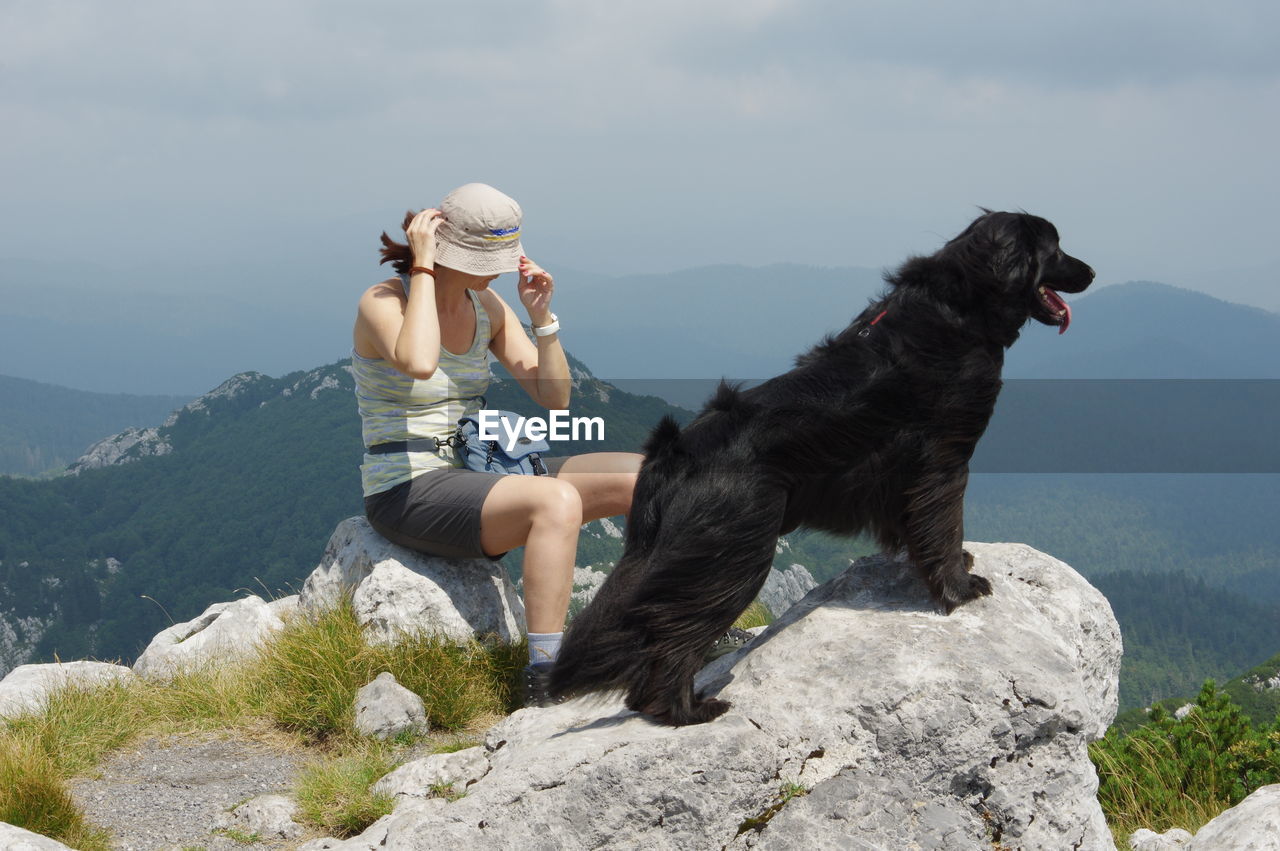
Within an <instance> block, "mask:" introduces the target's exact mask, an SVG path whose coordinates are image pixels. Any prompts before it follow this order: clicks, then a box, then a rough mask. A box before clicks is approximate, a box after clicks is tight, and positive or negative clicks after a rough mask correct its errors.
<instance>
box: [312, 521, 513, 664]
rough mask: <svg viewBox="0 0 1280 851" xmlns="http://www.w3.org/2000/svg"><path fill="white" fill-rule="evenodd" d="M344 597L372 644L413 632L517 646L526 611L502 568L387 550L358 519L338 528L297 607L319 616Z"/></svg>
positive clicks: (402, 549)
mask: <svg viewBox="0 0 1280 851" xmlns="http://www.w3.org/2000/svg"><path fill="white" fill-rule="evenodd" d="M344 594H345V595H350V597H351V602H352V605H353V606H354V607H355V612H356V617H357V618H358V619H359V621H360V623H361V624H362V625H363V626H364V628H365V631H366V633H367V634H368V636H369V638H370V639H371V640H373V641H383V642H390V641H394V640H396V638H397V637H399V636H402V635H404V634H410V633H414V632H426V633H433V634H436V635H441V636H443V637H445V638H449V639H451V640H454V641H465V640H467V639H469V638H474V637H475V636H477V635H483V634H486V633H494V634H496V635H497V636H498V637H499V638H501V639H502V640H504V641H514V640H516V639H518V638H519V637H520V635H521V634H522V633H523V632H524V604H523V603H522V602H521V601H520V597H519V595H518V594H516V589H515V586H513V585H512V584H511V580H510V579H509V578H508V577H507V572H506V570H505V569H503V567H502V564H501V563H500V562H496V561H493V560H491V559H444V558H434V557H431V556H426V555H423V554H422V553H418V552H414V551H413V550H410V549H406V548H405V547H401V546H397V545H396V544H393V543H391V542H390V541H388V540H387V539H386V538H384V537H382V536H381V535H379V534H378V533H377V532H375V531H374V530H373V528H372V527H371V526H370V525H369V521H367V520H366V519H365V518H363V517H350V518H347V519H346V520H343V521H342V522H341V523H339V524H338V527H337V528H336V529H335V530H334V532H333V536H332V537H331V538H330V539H329V544H328V546H327V547H325V551H324V556H323V557H322V558H321V560H320V566H319V567H317V568H316V569H315V570H314V571H313V572H312V573H311V575H310V576H308V577H307V581H306V582H305V583H304V584H303V586H302V594H301V595H300V599H299V601H298V602H299V606H300V607H301V608H302V609H304V610H308V611H318V610H321V609H325V608H329V607H332V606H334V605H336V604H337V602H338V601H339V600H340V599H341V598H342V596H343V595H344Z"/></svg>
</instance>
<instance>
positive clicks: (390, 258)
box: [379, 210, 417, 275]
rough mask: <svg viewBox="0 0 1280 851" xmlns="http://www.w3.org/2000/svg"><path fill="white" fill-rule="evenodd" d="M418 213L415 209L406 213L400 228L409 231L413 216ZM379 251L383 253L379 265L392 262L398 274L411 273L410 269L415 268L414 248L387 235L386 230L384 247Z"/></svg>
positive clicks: (383, 241)
mask: <svg viewBox="0 0 1280 851" xmlns="http://www.w3.org/2000/svg"><path fill="white" fill-rule="evenodd" d="M416 215H417V213H415V212H414V211H413V210H410V211H409V212H407V213H405V214H404V223H403V224H401V225H400V230H406V231H407V230H408V229H409V222H411V221H413V217H414V216H416ZM379 253H380V254H381V255H382V260H380V261H379V265H381V264H382V263H390V264H391V268H392V269H395V270H396V274H397V275H407V274H409V270H410V269H412V268H413V249H412V248H410V247H409V246H408V244H406V243H400V242H396V241H395V240H394V239H392V238H391V237H389V236H387V232H386V231H385V230H384V231H383V232H382V249H381V250H380V251H379Z"/></svg>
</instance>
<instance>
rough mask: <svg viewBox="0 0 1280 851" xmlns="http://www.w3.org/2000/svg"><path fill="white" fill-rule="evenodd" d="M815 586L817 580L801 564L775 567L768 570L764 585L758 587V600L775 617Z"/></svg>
mask: <svg viewBox="0 0 1280 851" xmlns="http://www.w3.org/2000/svg"><path fill="white" fill-rule="evenodd" d="M817 587H818V583H817V580H815V579H814V578H813V574H811V573H810V572H809V571H808V569H807V568H806V567H805V566H804V565H803V564H793V565H791V567H789V568H787V569H786V570H778V569H777V568H776V567H775V568H773V569H772V570H770V571H769V576H768V578H767V579H765V581H764V587H763V588H761V589H760V594H759V600H760V602H762V603H764V604H765V605H766V606H768V607H769V611H770V612H772V613H773V615H774V616H775V617H776V616H778V615H781V614H782V613H783V612H785V611H786V610H787V609H789V608H791V607H792V606H794V605H795V604H796V603H797V602H799V601H800V600H801V599H803V598H804V595H805V594H808V593H809V592H810V591H812V590H813V589H814V588H817Z"/></svg>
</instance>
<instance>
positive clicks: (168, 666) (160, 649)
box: [133, 594, 298, 679]
mask: <svg viewBox="0 0 1280 851" xmlns="http://www.w3.org/2000/svg"><path fill="white" fill-rule="evenodd" d="M297 607H298V596H297V595H296V594H295V595H293V596H292V597H282V598H281V599H279V600H273V601H272V602H270V603H268V602H266V601H265V600H263V599H262V598H261V597H257V596H254V595H252V594H251V595H249V596H248V597H245V598H243V599H240V600H236V601H235V602H232V603H214V604H213V605H212V606H210V607H209V608H207V609H205V610H204V613H203V614H201V615H200V616H199V617H198V618H193V619H192V620H189V621H186V622H185V623H179V624H174V625H173V626H171V627H169V628H168V629H166V630H165V631H164V632H161V633H160V634H158V635H157V636H156V637H155V638H153V639H151V643H150V644H148V645H147V649H146V650H144V651H143V652H142V655H141V656H139V657H138V659H137V661H135V662H134V663H133V670H134V672H135V673H137V674H139V675H140V676H143V677H147V678H149V679H153V678H163V677H171V676H173V675H174V674H176V673H178V672H179V671H182V670H192V669H195V668H199V667H201V666H203V665H207V664H210V663H224V662H227V661H231V660H235V659H243V658H245V657H247V656H250V655H252V654H253V653H254V652H255V651H256V650H257V649H258V647H259V645H260V644H261V643H262V641H263V639H265V638H266V637H267V636H269V635H270V634H271V633H273V632H275V631H276V630H278V629H281V628H283V627H284V624H285V618H286V617H288V615H289V613H291V612H293V611H296V610H297Z"/></svg>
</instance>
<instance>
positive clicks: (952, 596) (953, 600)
mask: <svg viewBox="0 0 1280 851" xmlns="http://www.w3.org/2000/svg"><path fill="white" fill-rule="evenodd" d="M990 595H991V580H989V579H987V578H986V577H985V576H978V575H977V574H974V573H967V574H965V576H964V579H962V580H960V582H959V583H957V586H951V585H948V586H947V588H946V589H945V590H944V591H943V594H942V600H941V601H940V602H941V603H942V610H943V611H944V612H946V613H947V614H951V613H952V612H954V611H955V610H956V609H958V608H960V607H961V606H963V605H964V604H965V603H967V602H969V601H970V600H976V599H978V598H979V597H989V596H990Z"/></svg>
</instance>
